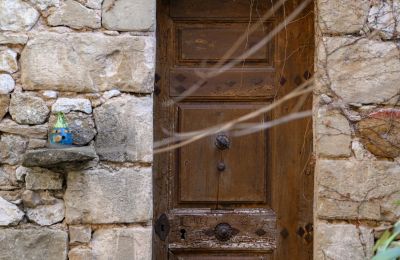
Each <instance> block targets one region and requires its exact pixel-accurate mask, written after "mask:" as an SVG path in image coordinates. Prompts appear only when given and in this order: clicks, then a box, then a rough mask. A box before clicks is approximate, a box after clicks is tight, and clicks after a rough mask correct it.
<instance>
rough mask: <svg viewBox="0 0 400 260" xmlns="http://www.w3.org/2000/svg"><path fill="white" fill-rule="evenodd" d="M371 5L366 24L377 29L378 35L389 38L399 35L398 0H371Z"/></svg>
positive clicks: (399, 14) (399, 13) (399, 8)
mask: <svg viewBox="0 0 400 260" xmlns="http://www.w3.org/2000/svg"><path fill="white" fill-rule="evenodd" d="M371 4H372V7H371V9H370V11H369V15H368V26H369V27H370V28H372V29H373V30H377V31H378V33H379V35H380V36H381V37H382V38H383V39H385V40H390V39H394V38H398V37H399V36H400V26H399V21H400V2H399V1H398V0H393V1H371Z"/></svg>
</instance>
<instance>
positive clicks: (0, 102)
mask: <svg viewBox="0 0 400 260" xmlns="http://www.w3.org/2000/svg"><path fill="white" fill-rule="evenodd" d="M9 105H10V95H3V94H0V120H1V119H3V117H4V116H5V115H6V114H7V112H8V106H9Z"/></svg>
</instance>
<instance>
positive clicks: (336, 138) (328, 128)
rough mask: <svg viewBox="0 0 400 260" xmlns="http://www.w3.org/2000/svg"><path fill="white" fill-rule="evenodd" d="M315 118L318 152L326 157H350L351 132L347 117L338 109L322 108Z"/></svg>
mask: <svg viewBox="0 0 400 260" xmlns="http://www.w3.org/2000/svg"><path fill="white" fill-rule="evenodd" d="M315 120H316V130H315V134H316V136H315V140H316V152H317V154H318V155H320V156H326V157H349V156H350V155H351V149H350V146H351V145H350V143H351V132H350V125H349V122H348V120H347V119H346V117H344V116H343V115H342V114H341V113H340V112H339V111H337V110H327V109H326V108H320V109H319V110H318V111H317V115H316V117H315Z"/></svg>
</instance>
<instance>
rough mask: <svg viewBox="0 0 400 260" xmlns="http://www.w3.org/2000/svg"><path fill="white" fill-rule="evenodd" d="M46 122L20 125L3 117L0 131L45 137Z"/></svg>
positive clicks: (32, 136) (31, 136)
mask: <svg viewBox="0 0 400 260" xmlns="http://www.w3.org/2000/svg"><path fill="white" fill-rule="evenodd" d="M47 129H48V124H47V123H46V124H43V125H32V126H30V125H20V124H17V123H16V122H14V121H13V120H11V119H4V120H3V121H1V122H0V132H3V133H9V134H15V135H22V136H26V137H30V138H39V139H46V138H47Z"/></svg>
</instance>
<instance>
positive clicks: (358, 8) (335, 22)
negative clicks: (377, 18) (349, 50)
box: [317, 0, 370, 34]
mask: <svg viewBox="0 0 400 260" xmlns="http://www.w3.org/2000/svg"><path fill="white" fill-rule="evenodd" d="M369 7H370V1H369V0H335V1H332V0H318V1H317V13H318V26H319V28H320V29H321V31H322V32H323V33H337V34H339V33H340V34H345V33H358V32H360V31H361V29H363V26H364V24H365V23H366V20H367V17H368V11H369Z"/></svg>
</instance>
